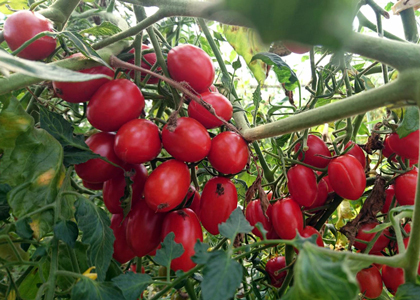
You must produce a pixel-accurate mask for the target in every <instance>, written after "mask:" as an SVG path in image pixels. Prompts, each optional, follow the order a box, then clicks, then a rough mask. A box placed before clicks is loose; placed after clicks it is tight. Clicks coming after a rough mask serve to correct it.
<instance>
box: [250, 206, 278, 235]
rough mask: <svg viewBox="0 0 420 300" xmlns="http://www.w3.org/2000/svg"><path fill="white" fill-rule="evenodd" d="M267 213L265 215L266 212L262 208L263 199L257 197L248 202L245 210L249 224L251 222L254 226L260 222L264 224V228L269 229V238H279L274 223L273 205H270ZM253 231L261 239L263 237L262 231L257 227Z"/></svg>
mask: <svg viewBox="0 0 420 300" xmlns="http://www.w3.org/2000/svg"><path fill="white" fill-rule="evenodd" d="M265 213H266V215H264V212H263V210H262V208H261V201H260V200H259V199H257V200H253V201H251V202H250V203H248V205H247V207H246V211H245V216H246V219H247V220H248V222H249V224H251V225H252V226H255V224H257V223H258V222H259V223H261V224H262V226H263V227H264V229H265V230H266V231H267V239H276V238H278V236H277V233H276V232H275V230H274V227H273V224H272V216H273V207H272V206H271V205H269V206H268V208H267V211H266V212H265ZM252 233H253V234H255V235H256V236H258V237H259V238H261V239H262V238H263V235H262V233H261V232H260V230H259V229H258V228H256V227H254V229H253V230H252Z"/></svg>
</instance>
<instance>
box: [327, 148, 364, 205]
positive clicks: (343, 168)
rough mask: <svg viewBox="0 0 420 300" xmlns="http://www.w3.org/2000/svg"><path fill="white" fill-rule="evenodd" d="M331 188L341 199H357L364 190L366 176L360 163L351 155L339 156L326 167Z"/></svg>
mask: <svg viewBox="0 0 420 300" xmlns="http://www.w3.org/2000/svg"><path fill="white" fill-rule="evenodd" d="M328 175H329V180H330V183H331V186H332V188H333V189H334V191H335V192H336V193H337V194H338V195H339V196H341V197H343V198H346V199H349V200H357V199H359V198H360V197H361V196H362V194H363V192H364V191H365V188H366V176H365V172H364V170H363V167H362V165H361V164H360V162H359V161H358V160H357V159H356V158H355V157H354V156H352V155H349V154H346V155H343V156H339V157H337V158H335V159H333V161H332V162H331V163H330V164H329V165H328Z"/></svg>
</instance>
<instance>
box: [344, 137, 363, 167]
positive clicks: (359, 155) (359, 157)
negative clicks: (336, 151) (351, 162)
mask: <svg viewBox="0 0 420 300" xmlns="http://www.w3.org/2000/svg"><path fill="white" fill-rule="evenodd" d="M351 145H354V146H353V148H351V150H350V151H349V152H347V153H346V154H350V155H353V156H354V157H356V158H357V160H358V161H359V162H360V164H361V165H362V167H363V170H364V169H365V168H366V156H365V153H364V152H363V150H362V148H360V147H359V145H357V144H356V143H355V142H353V141H349V142H348V143H347V144H346V146H345V147H344V149H347V148H349V147H350V146H351Z"/></svg>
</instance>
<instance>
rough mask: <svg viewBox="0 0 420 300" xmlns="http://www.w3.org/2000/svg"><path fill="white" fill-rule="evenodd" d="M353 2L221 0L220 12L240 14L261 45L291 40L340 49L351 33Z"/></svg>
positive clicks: (324, 0)
mask: <svg viewBox="0 0 420 300" xmlns="http://www.w3.org/2000/svg"><path fill="white" fill-rule="evenodd" d="M356 4H357V1H353V0H342V1H336V0H318V1H312V0H294V1H288V0H265V1H259V0H225V1H224V6H225V8H224V9H227V10H232V11H234V12H235V13H239V14H241V15H242V16H243V17H244V19H245V20H247V21H248V22H249V24H250V25H251V24H252V26H255V28H257V30H258V31H259V33H260V35H261V38H262V40H263V41H264V42H267V43H271V42H273V41H277V40H295V41H298V42H302V43H306V44H310V45H324V46H329V47H333V48H338V47H340V46H341V45H342V44H343V43H344V41H345V39H347V37H348V36H349V35H350V34H351V32H352V23H353V18H354V14H355V8H356Z"/></svg>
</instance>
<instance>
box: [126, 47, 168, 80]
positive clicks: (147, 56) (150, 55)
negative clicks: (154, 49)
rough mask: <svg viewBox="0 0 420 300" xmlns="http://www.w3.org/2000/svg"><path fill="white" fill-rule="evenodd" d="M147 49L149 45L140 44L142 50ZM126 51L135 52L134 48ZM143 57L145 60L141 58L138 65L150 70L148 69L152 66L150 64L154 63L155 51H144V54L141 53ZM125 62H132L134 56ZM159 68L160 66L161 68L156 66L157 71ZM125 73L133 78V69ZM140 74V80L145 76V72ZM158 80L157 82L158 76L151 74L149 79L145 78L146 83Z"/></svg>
mask: <svg viewBox="0 0 420 300" xmlns="http://www.w3.org/2000/svg"><path fill="white" fill-rule="evenodd" d="M148 49H150V47H149V46H147V45H141V50H142V51H143V50H148ZM128 52H129V53H133V54H135V50H134V49H131V50H130V51H128ZM143 59H144V60H145V61H143V60H142V62H141V64H140V66H141V67H142V68H145V69H147V70H150V69H151V68H152V66H153V65H154V64H155V63H156V54H155V53H146V54H144V55H143ZM127 62H129V63H132V64H134V58H133V59H130V60H128V61H127ZM161 70H162V68H161V67H158V68H157V71H161ZM127 73H128V75H130V77H131V78H133V79H134V71H129V72H127ZM140 76H141V79H142V80H143V79H145V78H146V75H145V74H141V75H140ZM158 82H159V79H158V78H156V77H153V76H151V77H150V78H149V80H147V82H146V83H148V84H156V83H158Z"/></svg>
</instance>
